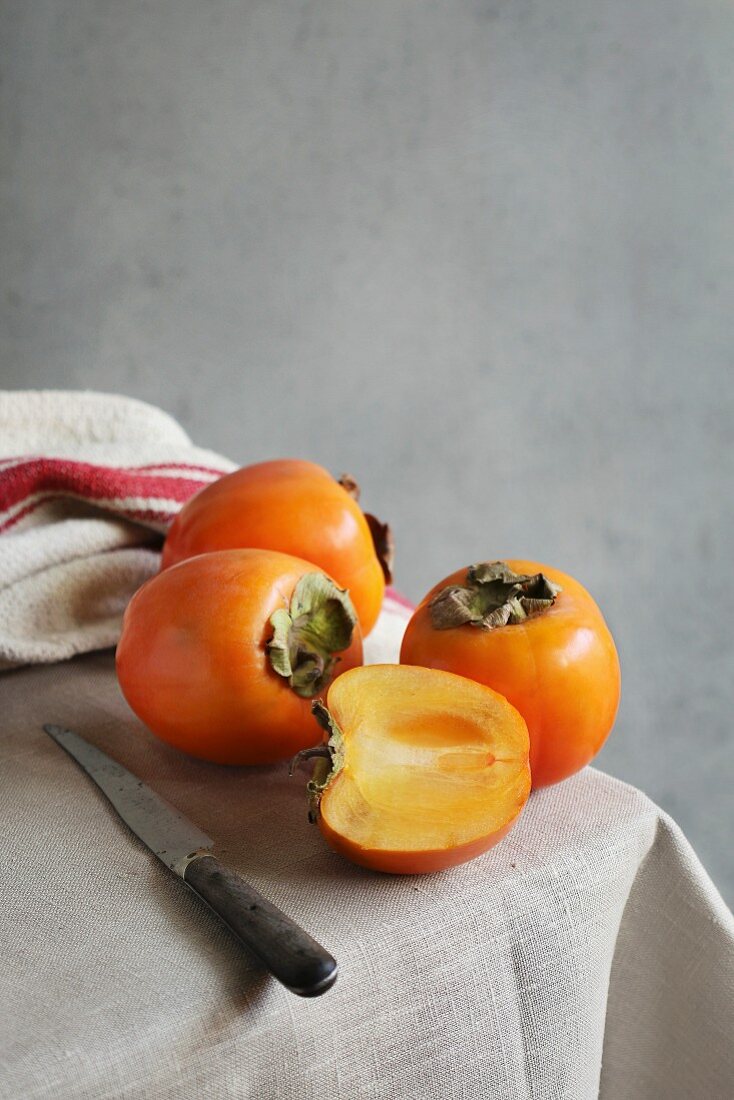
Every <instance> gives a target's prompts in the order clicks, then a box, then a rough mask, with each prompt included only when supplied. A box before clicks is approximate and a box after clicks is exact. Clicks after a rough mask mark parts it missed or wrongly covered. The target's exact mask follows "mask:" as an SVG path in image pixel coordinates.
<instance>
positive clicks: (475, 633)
mask: <svg viewBox="0 0 734 1100" xmlns="http://www.w3.org/2000/svg"><path fill="white" fill-rule="evenodd" d="M507 564H508V565H509V566H510V568H511V569H512V570H513V571H514V572H516V573H525V574H531V575H532V574H535V573H543V574H544V575H545V576H546V577H548V578H549V579H550V580H551V581H553V582H555V583H556V584H559V585H560V586H561V589H562V591H561V592H560V593H559V594H558V596H557V598H556V601H555V603H554V604H553V606H552V607H550V608H548V609H547V610H546V611H544V612H543V613H542V614H540V615H538V616H537V617H534V618H530V619H528V620H526V621H525V622H522V623H515V624H508V625H507V626H502V627H498V628H495V629H494V630H482V629H478V628H476V627H474V626H470V625H463V626H460V627H455V628H451V629H448V630H437V629H435V627H434V626H433V624H432V622H431V615H430V609H429V606H428V605H429V603H430V601H431V600H432V599H433V597H434V596H435V595H436V594H437V593H438V592H440V591H441V590H442V589H443V588H446V587H447V586H449V585H454V584H457V585H461V584H464V583H465V581H466V575H467V569H466V568H464V569H459V570H457V571H456V572H455V573H453V574H452V575H451V576H449V577H446V579H445V580H442V581H441V582H440V583H439V584H437V585H435V586H434V587H433V588H432V589H431V590H430V592H428V593H427V594H426V596H425V597H424V599H423V600H422V601H421V602H420V604H419V605H418V607H417V608H416V611H415V613H414V615H413V617H412V619H411V620H410V622H409V623H408V627H407V630H406V632H405V636H404V638H403V644H402V648H401V652H400V660H401V662H403V663H406V664H421V665H426V666H427V667H430V668H439V669H445V670H447V671H449V672H456V673H459V674H460V675H462V676H468V677H469V678H470V679H473V680H477V681H478V682H479V683H481V684H486V685H487V686H488V687H491V688H494V690H495V691H498V692H499V693H500V694H501V695H504V696H505V698H506V699H507V700H508V701H509V702H510V703H512V705H513V706H514V707H516V709H517V710H518V711H519V712H520V714H522V716H523V718H524V719H525V721H526V722H527V726H528V732H529V734H530V771H531V774H532V782H533V787H543V786H548V785H549V784H551V783H558V782H560V780H562V779H566V778H567V777H568V776H570V775H573V774H574V773H575V772H577V771H579V770H580V769H581V768H583V767H584V766H585V765H586V764H588V763H589V762H590V761H591V760H592V759H593V758H594V757H595V756H596V754H597V753H598V752H599V750H600V749H601V747H602V745H603V744H604V742H605V741H606V739H607V737H608V735H609V733H610V731H611V729H612V726H613V725H614V720H615V717H616V714H617V709H618V707H619V696H620V668H619V658H618V656H617V650H616V647H615V645H614V640H613V638H612V635H611V633H610V632H609V628H608V627H607V625H606V623H605V621H604V618H603V616H602V614H601V611H600V610H599V608H598V606H597V605H596V603H595V602H594V600H593V598H592V597H591V596H590V594H589V593H588V592H587V591H586V589H585V588H584V587H583V586H582V585H581V584H579V582H578V581H576V580H574V578H573V577H570V576H568V575H567V574H566V573H562V572H561V571H560V570H558V569H553V568H552V567H550V566H547V565H541V564H539V563H537V562H530V561H518V560H512V561H511V560H508V561H507Z"/></svg>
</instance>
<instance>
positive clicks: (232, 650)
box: [116, 550, 362, 764]
mask: <svg viewBox="0 0 734 1100" xmlns="http://www.w3.org/2000/svg"><path fill="white" fill-rule="evenodd" d="M314 571H315V570H314V566H313V565H312V564H311V563H310V562H307V561H303V560H302V559H300V558H295V557H293V556H291V555H288V554H281V553H279V552H277V551H265V550H228V551H220V552H217V553H211V554H202V555H200V556H198V557H196V558H191V559H190V560H188V561H183V562H181V563H180V564H178V565H175V566H172V567H171V568H170V569H166V570H165V571H164V572H162V573H159V574H157V576H155V577H152V578H151V579H150V580H149V581H147V582H146V583H145V584H144V585H143V586H142V587H141V588H140V589H139V590H138V591H137V592H136V593H135V595H134V596H133V598H132V600H131V601H130V603H129V604H128V606H127V609H126V611H125V616H124V619H123V627H122V636H121V638H120V642H119V644H118V647H117V653H116V666H117V677H118V681H119V684H120V687H121V689H122V692H123V695H124V696H125V698H126V700H127V702H128V703H129V704H130V706H131V708H132V709H133V711H135V713H136V714H137V715H138V717H139V718H140V719H141V720H142V721H143V722H144V723H145V725H146V726H148V728H149V729H150V730H151V731H152V732H153V733H154V734H156V735H157V736H158V737H160V738H161V739H162V740H163V741H166V742H168V744H170V745H173V746H174V747H175V748H177V749H180V750H181V751H182V752H186V753H189V754H190V755H192V756H197V757H199V758H201V759H203V760H211V761H214V762H216V763H219V764H271V763H275V762H277V761H280V760H287V759H289V758H290V757H292V756H293V754H294V753H296V752H298V751H299V750H300V749H303V748H305V747H307V746H308V745H311V744H312V743H313V718H312V716H311V700H310V699H307V698H302V697H300V696H298V695H296V694H295V692H294V691H292V689H291V687H290V685H289V683H288V681H287V680H286V679H284V678H283V677H282V676H279V675H278V674H277V673H276V672H275V671H274V670H273V668H272V667H271V665H270V663H269V660H268V655H267V651H266V643H267V642H268V641H269V640H270V638H271V637H272V635H273V628H272V626H271V625H270V621H269V620H270V616H271V615H272V614H273V612H274V611H275V610H277V608H279V607H283V606H286V605H287V603H288V601H289V600H290V597H291V595H292V594H293V590H294V588H295V586H296V584H297V583H298V581H299V580H300V578H301V577H302V576H303V575H304V574H306V573H313V572H314ZM339 656H340V663H339V665H338V666H337V669H338V671H343V670H346V669H348V668H353V667H354V666H355V665H359V664H361V663H362V641H361V636H360V631H359V627H358V626H355V628H354V633H353V636H352V641H351V644H350V646H349V648H348V649H346V650H345V651H344V652H342V653H341V654H340V655H339Z"/></svg>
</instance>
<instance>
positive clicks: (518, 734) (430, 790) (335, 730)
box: [301, 665, 530, 874]
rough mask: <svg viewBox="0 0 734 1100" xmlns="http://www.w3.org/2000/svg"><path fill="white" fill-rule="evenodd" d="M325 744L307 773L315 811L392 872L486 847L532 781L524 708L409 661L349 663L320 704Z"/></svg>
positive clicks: (360, 855) (335, 835)
mask: <svg viewBox="0 0 734 1100" xmlns="http://www.w3.org/2000/svg"><path fill="white" fill-rule="evenodd" d="M313 708H314V714H315V716H316V718H317V719H318V721H319V722H320V724H321V725H322V726H323V728H324V729H326V730H327V732H328V734H329V739H328V744H326V745H323V746H319V747H318V748H317V749H312V750H310V751H309V750H307V751H306V753H303V754H301V755H302V756H310V755H317V754H318V755H320V756H323V757H324V759H318V761H317V764H316V768H315V770H314V775H313V778H312V780H311V782H310V783H309V791H310V792H311V817H312V820H316V821H318V824H319V827H320V829H321V832H322V833H323V835H324V837H325V839H326V840H327V842H328V843H329V844H330V845H331V847H332V848H334V849H335V850H336V851H337V852H340V853H341V854H342V855H344V856H346V857H347V858H348V859H350V860H352V861H353V862H355V863H359V864H362V866H364V867H369V868H372V869H373V870H377V871H388V872H391V873H393V874H420V873H423V872H426V871H439V870H442V869H443V868H445V867H452V866H454V865H455V864H457V863H463V862H465V861H466V860H468V859H472V858H473V857H474V856H478V855H480V854H481V853H482V852H485V851H487V849H488V848H491V847H492V846H493V845H494V844H496V843H497V842H498V841H499V840H500V839H501V838H502V837H503V836H504V835H505V834H506V833H507V832H508V831H509V829H510V828H511V827H512V825H513V824H514V822H515V821H516V819H517V817H518V815H519V814H520V811H521V810H522V808H523V806H524V805H525V802H526V800H527V797H528V793H529V791H530V768H529V765H528V731H527V727H526V725H525V721H524V719H523V718H522V717H521V716H520V714H518V712H517V711H516V710H515V708H514V707H513V706H511V705H510V704H509V703H508V702H507V700H506V699H504V698H503V697H502V696H501V695H498V694H497V693H496V692H495V691H492V690H491V688H487V687H484V686H482V685H481V684H477V683H475V682H474V681H472V680H467V679H465V678H464V677H463V676H456V675H454V674H453V673H450V672H438V671H436V670H434V669H427V668H418V667H411V666H407V665H369V666H365V667H362V668H354V669H350V670H349V671H348V672H345V673H343V674H342V675H341V676H340V677H339V678H338V679H337V680H335V681H334V682H333V683H332V684H331V686H330V687H329V690H328V694H327V701H326V706H325V705H324V704H323V703H321V702H316V703H314V705H313Z"/></svg>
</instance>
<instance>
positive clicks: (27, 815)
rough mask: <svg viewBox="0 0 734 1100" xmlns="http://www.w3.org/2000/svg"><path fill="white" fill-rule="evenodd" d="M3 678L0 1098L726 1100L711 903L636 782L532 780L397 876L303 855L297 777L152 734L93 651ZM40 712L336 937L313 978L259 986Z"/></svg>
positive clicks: (721, 932) (717, 923)
mask: <svg viewBox="0 0 734 1100" xmlns="http://www.w3.org/2000/svg"><path fill="white" fill-rule="evenodd" d="M393 644H394V642H393ZM395 655H396V654H395V653H394V652H393V654H392V656H393V657H394V656H395ZM382 656H383V657H388V656H390V653H389V652H383V654H382ZM0 692H1V693H2V712H3V722H2V725H1V726H0V806H1V807H2V816H3V823H4V850H3V858H2V860H0V894H1V896H2V899H3V902H2V906H1V907H0V957H1V958H2V960H3V962H2V966H0V1004H2V1005H3V1012H2V1013H0V1097H1V1098H2V1100H19V1098H23V1100H41V1098H44V1100H45V1098H49V1100H51V1098H53V1100H105V1098H113V1097H114V1098H117V1097H125V1098H131V1100H132V1098H139V1100H151V1098H155V1100H200V1098H206V1100H224V1098H233V1100H234V1098H236V1100H249V1098H251V1100H360V1098H370V1100H372V1098H384V1100H398V1098H399V1100H434V1098H435V1100H454V1098H455V1100H484V1098H487V1100H530V1098H532V1100H560V1098H563V1100H591V1098H593V1097H596V1096H597V1094H599V1095H601V1097H602V1098H603V1100H731V1097H732V1095H734V1089H733V1084H734V1045H733V1044H732V1035H733V1034H734V1032H733V1027H734V1020H733V1015H734V926H733V922H732V918H731V915H730V914H729V912H728V910H727V909H726V908H725V906H724V904H723V902H722V901H721V899H720V898H719V896H718V894H717V893H716V890H715V889H714V887H713V886H712V884H711V882H710V881H709V879H708V878H707V876H706V874H705V872H704V871H703V869H702V868H701V866H700V864H699V863H698V861H697V859H696V857H695V855H694V854H693V852H692V851H691V849H690V847H689V846H688V844H687V842H686V840H685V839H684V837H683V836H682V835H681V833H680V831H679V830H678V828H677V827H676V826H675V825H674V823H673V822H672V821H670V819H669V818H667V817H666V816H665V815H664V814H662V813H661V812H660V810H658V809H657V807H656V806H654V805H653V804H652V803H651V802H650V801H649V800H648V799H647V798H645V796H644V795H642V794H640V793H639V792H638V791H636V790H634V789H632V788H630V787H628V786H626V785H624V784H622V783H619V782H617V781H616V780H614V779H610V778H609V777H607V776H605V775H603V774H602V773H600V772H597V771H594V770H593V769H586V770H585V771H584V772H582V773H581V774H580V775H578V776H576V777H575V778H573V779H570V780H568V781H567V782H565V783H561V784H559V785H558V786H555V787H551V788H548V789H546V790H541V791H538V792H535V793H534V794H533V795H531V798H530V801H529V803H528V807H527V809H526V810H525V812H524V814H523V816H522V817H521V819H520V821H519V823H518V825H517V826H516V828H515V829H514V830H513V831H512V832H511V833H510V835H509V836H508V837H507V838H506V839H505V840H504V841H503V842H502V843H501V844H500V845H498V846H497V847H496V848H495V849H493V850H492V851H491V852H489V853H487V854H486V855H485V856H483V857H481V858H479V859H476V860H474V861H472V862H471V863H468V864H465V865H464V866H462V867H457V868H455V869H453V870H450V871H446V872H443V873H441V874H436V875H426V876H422V877H409V878H393V877H390V876H387V875H380V874H374V873H370V872H367V871H365V870H362V869H360V868H358V867H355V866H352V865H351V864H349V863H347V862H346V861H344V860H342V859H341V858H340V857H339V856H337V855H335V854H334V853H332V852H331V851H330V850H329V849H328V848H327V847H326V846H325V844H324V843H323V841H322V840H321V837H320V834H319V833H318V830H316V829H315V828H313V827H311V826H309V825H308V824H307V823H306V809H305V799H304V782H305V779H304V777H303V776H302V775H301V776H296V777H294V778H291V779H289V778H288V774H287V768H286V767H285V766H282V767H273V768H251V769H248V768H226V767H219V766H217V765H213V764H205V763H201V762H197V761H195V760H192V759H189V758H187V757H184V756H182V755H180V754H178V753H176V752H175V751H174V750H172V749H170V748H168V747H167V746H166V745H164V744H162V743H161V742H159V741H157V740H156V739H155V738H154V737H153V736H152V735H151V734H149V733H148V732H147V731H146V730H145V729H144V728H143V727H142V726H141V725H140V724H139V723H138V722H137V720H136V719H135V718H134V717H133V715H132V714H131V713H130V711H129V710H128V708H127V707H126V705H125V703H124V701H123V699H122V697H121V696H120V693H119V691H118V689H117V686H116V682H115V677H114V668H113V662H112V657H111V655H109V654H93V655H90V656H86V657H84V658H77V659H75V660H73V661H68V662H66V663H65V664H62V665H55V666H40V667H27V668H21V669H17V670H15V671H13V672H9V673H6V674H4V676H3V677H1V678H0ZM45 721H54V722H60V723H63V724H67V725H69V726H72V727H73V728H75V729H77V730H78V731H79V732H80V733H81V734H82V735H83V736H85V737H88V738H89V739H90V740H91V741H93V742H95V743H96V744H98V745H99V746H100V747H101V748H103V749H104V750H106V751H108V752H110V753H111V754H112V755H113V756H115V757H117V758H118V759H119V760H120V761H121V762H122V763H123V764H125V765H126V766H128V767H130V768H131V769H132V770H133V771H135V772H136V773H137V774H138V775H140V777H141V778H142V779H143V780H145V781H146V782H147V783H149V784H150V785H151V786H152V787H154V788H155V789H156V790H158V791H160V793H162V794H163V795H164V796H165V797H167V798H168V799H169V800H170V801H171V802H173V803H174V805H176V806H178V807H180V808H181V809H182V810H183V811H184V812H185V813H186V814H187V815H188V816H189V817H190V818H191V819H192V820H193V821H195V822H196V823H197V824H198V825H199V826H201V827H202V828H203V829H204V830H205V831H206V832H207V833H208V834H209V835H210V836H211V837H212V838H213V839H214V840H215V843H216V852H217V854H218V855H219V856H221V858H222V859H223V860H225V861H226V862H227V863H228V864H229V865H230V866H232V867H234V868H235V869H237V870H238V871H239V872H240V873H242V874H243V875H244V876H245V877H246V878H248V879H249V880H250V881H252V882H253V883H254V884H255V886H257V887H258V889H260V890H261V891H262V892H263V893H264V894H265V895H266V896H267V897H269V898H271V899H272V900H273V901H274V902H276V904H278V905H280V906H281V907H282V908H283V909H285V910H286V911H287V912H288V913H290V914H291V915H292V916H294V917H295V918H296V919H297V920H299V921H300V922H301V923H302V924H303V925H304V926H305V927H306V928H307V929H308V930H309V931H310V932H312V934H314V935H315V936H316V937H317V938H318V939H320V940H321V942H322V943H324V945H325V946H326V947H328V948H329V949H330V950H331V951H332V952H333V953H334V955H335V956H336V958H337V959H338V961H339V964H340V977H339V979H338V981H337V983H336V985H335V987H334V988H333V989H332V990H330V991H329V992H328V993H326V994H325V995H324V996H323V997H321V998H317V999H315V1000H312V1001H306V1000H301V999H300V998H297V997H295V996H293V994H291V993H288V992H286V991H285V990H284V989H283V988H282V987H281V986H279V985H278V984H277V983H276V982H275V981H273V980H272V979H270V978H269V977H268V976H267V975H265V974H264V973H263V972H262V971H261V970H260V969H259V968H258V966H257V965H256V964H255V963H253V962H252V961H251V960H250V959H249V958H248V957H247V955H246V952H245V951H244V949H242V948H241V947H240V946H239V945H238V944H237V942H236V941H235V940H234V939H233V938H232V937H231V936H230V935H229V933H228V932H227V931H226V930H225V929H224V927H223V926H222V925H220V924H219V922H218V921H217V920H216V918H215V917H214V916H213V915H212V914H211V913H210V912H209V911H208V910H207V909H206V908H205V907H204V906H203V904H202V903H201V902H200V901H199V900H198V899H197V898H196V897H195V896H194V895H193V894H192V893H191V892H190V891H189V890H188V889H187V888H186V887H185V886H184V885H183V883H182V882H181V881H180V880H178V879H176V878H175V877H174V876H173V875H172V874H171V873H170V872H168V871H167V870H166V869H165V868H164V867H163V866H162V865H161V864H160V863H159V862H158V861H157V860H156V859H155V857H154V856H153V855H152V854H151V853H150V852H148V851H147V849H145V848H144V847H143V846H142V845H141V844H140V843H139V842H138V841H137V839H136V838H135V837H134V836H133V835H132V834H131V833H130V832H129V830H128V829H127V828H126V827H125V826H124V825H123V823H122V822H121V821H120V819H119V818H118V817H117V815H116V814H115V812H114V811H113V810H112V809H111V807H110V806H109V804H108V803H107V802H106V800H105V799H104V797H103V796H102V795H101V794H100V793H99V792H98V791H97V789H96V788H95V787H94V785H93V784H92V783H91V782H90V780H89V779H88V778H87V777H86V776H85V775H84V774H83V773H82V771H81V770H80V769H79V767H78V766H77V765H76V764H75V763H74V762H73V761H72V760H71V759H70V758H69V757H68V756H66V754H65V753H63V752H62V751H61V749H60V748H59V747H58V746H57V745H56V744H55V743H54V742H52V741H51V740H50V738H48V737H47V736H46V735H45V734H43V733H42V732H41V731H40V725H41V723H42V722H45Z"/></svg>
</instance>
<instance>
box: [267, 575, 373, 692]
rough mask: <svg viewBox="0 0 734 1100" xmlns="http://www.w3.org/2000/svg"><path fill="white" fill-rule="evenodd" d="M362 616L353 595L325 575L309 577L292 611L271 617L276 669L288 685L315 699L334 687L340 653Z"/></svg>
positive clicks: (301, 585) (299, 587)
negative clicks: (350, 595)
mask: <svg viewBox="0 0 734 1100" xmlns="http://www.w3.org/2000/svg"><path fill="white" fill-rule="evenodd" d="M356 622H357V614H356V612H355V610H354V607H353V606H352V601H351V600H350V598H349V593H348V592H347V591H346V590H345V589H341V588H337V586H336V585H335V584H334V582H333V581H332V580H329V578H328V577H327V576H325V575H324V574H323V573H306V574H305V575H304V576H303V577H301V579H300V580H299V582H298V584H297V585H296V587H295V590H294V592H293V596H292V597H291V602H290V606H289V608H288V609H287V610H286V609H285V608H284V607H281V608H278V610H277V611H276V612H274V614H273V615H271V617H270V625H271V626H272V627H273V632H274V633H273V637H272V638H271V640H270V641H269V642H268V647H267V648H268V656H269V658H270V664H271V665H272V667H273V669H274V671H275V672H277V673H278V675H279V676H283V677H285V678H286V679H287V680H288V683H289V684H290V686H291V688H292V689H293V691H295V693H296V695H301V696H303V697H304V698H307V699H309V698H311V697H312V696H313V695H317V694H318V693H319V692H320V691H323V690H324V688H325V687H326V686H327V685H328V683H329V681H330V680H331V678H332V675H333V671H334V666H335V665H336V663H337V661H338V660H339V658H338V657H336V656H335V654H337V653H340V652H341V651H342V650H344V649H346V648H347V647H348V646H349V645H350V643H351V641H352V633H353V631H354V627H355V624H356Z"/></svg>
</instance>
